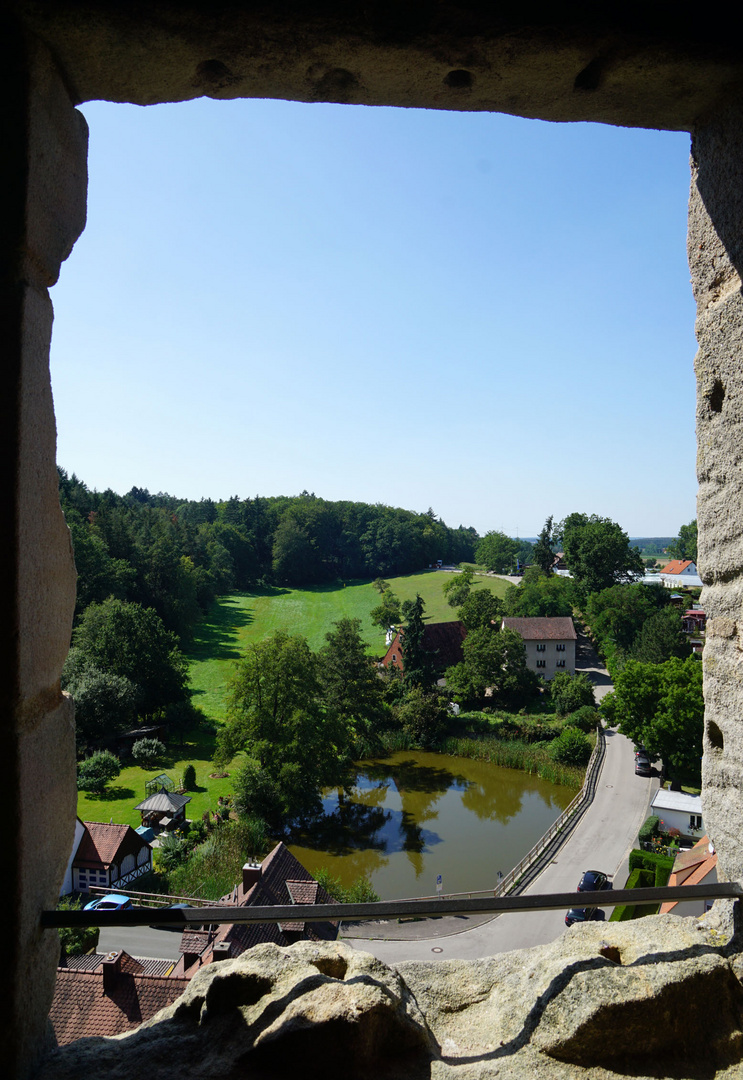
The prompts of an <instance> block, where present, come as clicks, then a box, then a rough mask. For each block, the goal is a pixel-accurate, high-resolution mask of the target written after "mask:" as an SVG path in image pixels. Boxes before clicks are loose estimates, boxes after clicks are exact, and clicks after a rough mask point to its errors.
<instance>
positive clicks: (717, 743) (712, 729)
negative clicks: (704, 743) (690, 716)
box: [707, 720, 723, 750]
mask: <svg viewBox="0 0 743 1080" xmlns="http://www.w3.org/2000/svg"><path fill="white" fill-rule="evenodd" d="M707 738H708V739H709V744H710V746H711V747H712V749H713V750H722V749H723V738H722V732H721V731H720V729H719V728H718V726H717V724H716V723H715V722H714V720H710V721H709V723H708V724H707Z"/></svg>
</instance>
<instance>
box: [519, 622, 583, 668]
mask: <svg viewBox="0 0 743 1080" xmlns="http://www.w3.org/2000/svg"><path fill="white" fill-rule="evenodd" d="M502 629H503V630H515V631H516V633H517V634H520V635H521V637H522V638H523V639H524V647H525V649H526V666H527V667H528V668H529V669H530V670H531V671H536V673H537V675H541V676H542V677H543V678H545V679H552V678H554V676H555V675H557V673H558V671H567V672H568V673H569V674H570V675H574V674H575V647H576V642H577V640H578V635H577V634H576V632H575V626H574V625H573V620H572V619H571V618H570V617H569V616H560V617H555V618H537V617H535V618H531V619H530V618H517V617H515V616H507V617H506V618H505V619H504V620H503V623H502Z"/></svg>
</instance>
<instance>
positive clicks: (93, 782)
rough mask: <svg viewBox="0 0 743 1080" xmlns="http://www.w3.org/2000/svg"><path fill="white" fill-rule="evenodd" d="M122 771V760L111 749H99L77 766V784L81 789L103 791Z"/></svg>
mask: <svg viewBox="0 0 743 1080" xmlns="http://www.w3.org/2000/svg"><path fill="white" fill-rule="evenodd" d="M120 772H121V762H120V761H119V759H118V758H117V757H116V755H115V754H112V753H111V751H110V750H98V751H97V752H96V753H95V754H92V755H91V757H89V758H86V759H85V761H81V762H80V764H79V765H78V767H77V786H78V788H80V790H81V791H94V792H100V791H103V790H104V788H105V787H106V785H107V784H109V783H110V782H111V780H115V779H116V777H117V776H118V775H119V773H120Z"/></svg>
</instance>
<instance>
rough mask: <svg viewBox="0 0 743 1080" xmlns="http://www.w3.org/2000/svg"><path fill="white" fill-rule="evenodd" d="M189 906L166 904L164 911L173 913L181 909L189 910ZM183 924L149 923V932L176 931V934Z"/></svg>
mask: <svg viewBox="0 0 743 1080" xmlns="http://www.w3.org/2000/svg"><path fill="white" fill-rule="evenodd" d="M190 907H191V905H190V904H168V905H167V906H166V907H165V909H164V910H165V911H175V910H176V909H181V908H190ZM184 926H185V923H180V922H176V923H150V930H177V931H178V933H179V934H180V932H181V931H182V930H183V928H184Z"/></svg>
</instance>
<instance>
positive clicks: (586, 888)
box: [578, 870, 612, 892]
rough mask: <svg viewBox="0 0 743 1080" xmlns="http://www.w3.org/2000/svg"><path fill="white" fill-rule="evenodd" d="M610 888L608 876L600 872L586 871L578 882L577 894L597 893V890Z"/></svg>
mask: <svg viewBox="0 0 743 1080" xmlns="http://www.w3.org/2000/svg"><path fill="white" fill-rule="evenodd" d="M611 888H612V884H611V882H610V881H609V878H608V876H607V875H606V874H604V873H602V872H601V871H600V870H586V872H585V873H584V874H583V877H582V878H581V879H580V881H579V882H578V892H597V891H598V890H599V889H611Z"/></svg>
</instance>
